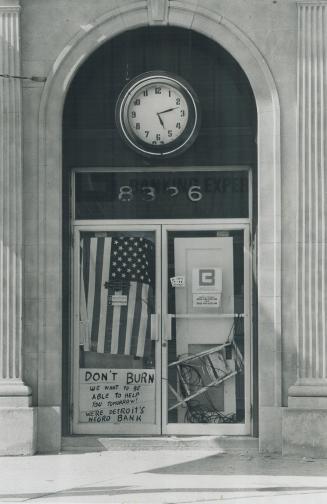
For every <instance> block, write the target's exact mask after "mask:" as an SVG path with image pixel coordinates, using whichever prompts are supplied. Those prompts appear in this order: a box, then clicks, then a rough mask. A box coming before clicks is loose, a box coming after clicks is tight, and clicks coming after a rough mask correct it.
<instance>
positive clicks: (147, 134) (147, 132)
mask: <svg viewBox="0 0 327 504" xmlns="http://www.w3.org/2000/svg"><path fill="white" fill-rule="evenodd" d="M144 133H145V138H148V136H149V133H150V131H148V130H145V131H144Z"/></svg>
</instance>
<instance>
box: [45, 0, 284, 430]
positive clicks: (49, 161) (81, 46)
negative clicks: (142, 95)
mask: <svg viewBox="0 0 327 504" xmlns="http://www.w3.org/2000/svg"><path fill="white" fill-rule="evenodd" d="M133 9H134V7H131V8H130V9H127V10H126V12H125V13H124V14H123V16H124V28H123V26H122V25H121V24H120V23H116V21H117V15H118V14H119V17H121V16H122V13H121V12H119V13H118V12H112V13H110V14H109V15H108V16H105V18H103V19H101V20H100V21H99V24H98V25H97V24H96V23H95V25H94V27H93V28H94V29H93V28H92V27H90V29H89V32H88V33H86V34H85V33H83V35H81V36H79V37H77V38H76V40H75V41H73V42H72V44H70V46H69V47H67V50H65V51H64V52H63V54H62V55H61V56H60V57H59V58H58V61H57V63H56V65H55V66H54V74H53V78H52V79H51V80H50V81H49V82H48V84H47V86H46V89H45V93H44V96H43V102H42V107H41V114H40V140H41V142H40V162H41V165H42V166H44V170H43V171H42V176H41V179H40V191H41V192H40V211H41V212H43V214H44V215H45V216H48V221H49V218H50V216H51V219H52V221H53V222H54V231H55V232H54V233H52V235H51V240H47V239H46V238H47V236H49V233H48V229H47V227H46V226H45V227H44V228H43V229H41V233H40V261H39V269H40V275H41V276H43V278H44V282H43V284H42V285H41V286H40V288H41V290H40V296H39V297H40V304H41V305H42V306H41V310H40V313H41V314H43V318H42V316H41V318H40V337H44V326H46V324H45V320H46V318H47V315H48V312H50V311H51V310H52V309H53V308H51V306H50V304H49V303H47V301H46V299H47V294H46V293H47V292H48V291H49V285H50V284H51V285H52V290H51V292H52V293H53V294H54V296H58V300H61V284H60V282H59V283H56V282H53V278H54V275H53V274H51V275H50V274H49V272H48V271H47V264H49V261H51V258H53V257H54V255H55V250H57V252H58V254H57V256H56V257H57V258H56V261H55V263H54V267H53V268H52V273H53V269H57V270H58V272H60V271H61V260H60V250H61V232H60V229H61V227H60V215H61V210H60V208H61V205H60V204H59V203H60V190H61V182H60V173H59V172H58V167H59V166H60V165H61V147H60V145H61V143H60V137H61V132H60V130H61V127H60V125H61V110H62V105H63V99H64V96H65V91H66V89H67V86H68V84H69V82H70V80H71V78H72V75H73V74H74V72H75V71H76V69H77V68H78V66H79V65H80V64H81V62H82V61H83V60H84V59H85V58H86V57H87V55H88V54H89V53H90V52H91V51H92V50H94V49H95V48H96V47H97V45H98V44H99V43H100V42H101V43H102V42H103V41H104V40H105V39H106V38H109V34H111V36H113V35H114V34H115V33H117V32H121V31H122V30H123V29H125V28H126V26H127V27H130V28H133V27H134V26H135V22H136V21H135V18H134V15H133ZM179 11H180V9H178V12H177V10H176V11H175V9H174V8H171V10H170V13H171V21H172V24H174V18H175V16H176V24H181V17H180V15H179V14H180V12H179ZM185 12H188V8H187V7H185ZM187 19H188V18H187V17H185V19H184V21H185V23H186V25H187ZM193 19H194V22H193V28H194V30H197V23H199V30H200V31H204V32H205V33H206V34H207V35H208V36H209V37H211V38H213V39H214V40H216V41H217V42H221V43H223V45H224V46H225V47H226V48H227V49H228V50H229V51H230V52H231V53H232V54H234V55H235V56H236V58H237V59H238V61H240V62H241V65H242V66H243V68H244V69H245V71H246V74H247V75H248V77H249V80H250V82H251V85H252V88H253V91H254V94H255V98H256V103H257V108H258V135H259V136H258V158H259V165H260V170H259V178H258V184H259V188H258V193H259V212H258V220H259V241H258V243H259V264H258V269H259V274H258V277H259V283H260V282H261V281H262V282H263V281H264V279H265V270H267V267H268V269H269V270H270V271H271V262H270V261H269V264H268V263H267V264H266V260H265V257H264V255H262V256H261V255H260V253H261V252H260V251H261V246H265V245H266V241H267V245H269V246H270V249H271V253H272V254H273V257H275V259H276V260H274V261H273V272H274V279H275V283H274V286H273V288H272V291H271V293H269V294H268V295H267V296H266V295H265V296H264V298H263V299H262V301H263V305H262V309H261V307H260V288H259V324H260V318H261V319H262V321H263V322H264V321H266V320H269V322H270V325H269V326H268V324H265V326H262V331H261V343H260V345H259V353H260V354H261V353H262V354H264V350H265V346H269V348H271V343H272V342H273V346H274V348H275V349H276V350H277V352H275V353H274V356H275V358H276V361H275V362H270V364H268V365H269V366H270V368H271V372H272V376H273V379H272V380H271V381H270V383H269V384H267V383H266V382H263V387H265V388H266V390H263V389H262V390H261V391H260V393H262V395H265V397H266V401H265V403H264V404H263V409H262V411H263V415H262V418H263V421H265V420H264V419H265V414H264V412H265V409H266V410H268V409H269V414H270V415H271V413H272V411H273V409H274V408H276V407H277V408H278V405H279V404H280V398H279V397H280V377H279V373H278V369H279V364H280V363H279V360H278V348H279V344H280V340H279V329H278V328H279V318H280V310H279V306H280V301H279V294H278V292H279V291H278V279H279V273H280V266H279V262H278V257H279V256H278V250H279V241H280V240H279V231H278V229H279V227H278V218H279V215H280V212H279V206H280V202H279V109H278V99H277V95H276V92H275V87H274V84H273V81H272V79H271V76H270V74H269V70H268V68H267V67H266V65H265V63H264V61H263V60H262V58H261V57H260V54H259V52H258V51H257V50H256V48H255V47H253V46H252V45H251V43H250V42H249V41H248V40H247V39H246V38H245V37H244V36H243V34H241V32H239V31H238V30H237V28H236V27H235V26H233V25H231V24H230V23H228V21H227V20H224V19H223V20H222V19H220V20H219V23H216V22H215V21H214V19H215V17H214V16H213V15H211V13H210V12H206V11H203V12H202V11H201V12H200V11H199V12H198V13H197V14H196V16H195V17H194V18H193ZM201 20H204V21H206V22H207V21H208V20H210V23H208V24H207V26H206V29H205V30H203V26H204V25H203V23H201ZM184 21H183V22H184ZM139 22H140V17H139V16H138V23H139ZM183 22H182V24H183ZM143 24H144V25H146V24H147V16H146V15H144V20H143ZM200 26H202V28H200ZM100 27H101V28H100ZM271 152H273V156H271ZM49 177H51V180H52V187H51V191H50V189H49V188H48V186H47V180H48V179H49ZM270 182H271V194H272V195H273V197H272V198H271V199H270V200H269V201H268V200H265V201H263V200H262V199H261V198H260V191H261V187H264V186H265V184H267V183H270ZM44 190H45V191H46V192H49V191H50V192H49V197H48V198H45V199H44ZM58 205H59V206H58ZM261 225H262V226H263V227H262V229H263V230H264V229H267V227H268V228H270V229H271V236H270V237H269V239H268V240H266V238H264V234H263V233H262V235H261V236H262V241H260V226H261ZM56 230H57V231H56ZM52 231H53V230H52ZM51 241H52V243H51ZM53 245H55V247H53ZM43 308H45V309H43ZM56 315H57V312H56ZM53 318H55V317H53ZM55 326H56V327H57V326H58V327H57V329H56V327H55ZM60 326H61V324H60V322H54V323H53V324H52V326H51V328H50V327H48V328H47V331H46V334H45V338H46V339H49V340H51V345H49V346H51V347H52V348H53V346H54V341H57V343H56V344H55V346H56V348H57V351H58V355H61V343H60V341H59V340H56V339H55V338H58V334H59V333H61V330H60ZM51 330H52V332H53V331H54V332H55V334H56V335H57V336H55V337H54V335H53V334H52V333H51ZM260 346H261V350H260ZM40 357H41V359H43V361H44V364H45V365H46V359H47V355H46V353H43V354H42V355H41V356H40ZM270 360H271V359H270ZM58 371H59V370H58ZM259 372H260V370H259ZM58 375H59V373H58ZM259 381H260V380H259ZM59 390H60V380H59V379H58V401H59V405H60V404H61V401H60V399H59V396H60V392H59ZM276 428H278V427H276Z"/></svg>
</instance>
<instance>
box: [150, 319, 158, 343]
mask: <svg viewBox="0 0 327 504" xmlns="http://www.w3.org/2000/svg"><path fill="white" fill-rule="evenodd" d="M158 339H159V315H158V314H157V313H152V314H151V340H152V341H158Z"/></svg>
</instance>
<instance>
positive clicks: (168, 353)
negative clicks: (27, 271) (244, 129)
mask: <svg viewBox="0 0 327 504" xmlns="http://www.w3.org/2000/svg"><path fill="white" fill-rule="evenodd" d="M250 176H251V173H250V170H249V169H248V168H247V167H229V168H224V167H219V168H218V167H216V168H210V169H208V168H205V167H203V169H201V170H198V169H197V170H196V171H195V170H190V169H188V170H178V171H177V170H176V171H172V170H171V169H163V168H161V169H158V170H152V171H151V172H149V173H147V174H146V175H144V173H142V172H141V171H137V170H135V169H134V170H131V169H129V170H119V171H114V170H112V171H110V170H101V171H92V172H90V171H88V170H76V171H75V172H74V174H73V181H72V189H73V190H72V193H73V195H74V204H73V220H72V234H73V254H72V334H73V338H72V345H71V370H72V378H71V403H72V418H71V430H72V432H73V433H75V434H133V435H135V434H143V435H146V434H148V435H151V434H152V435H153V434H243V435H244V434H250V433H251V395H252V393H251V374H252V373H251V368H252V363H251V276H250V271H251V254H250V232H251V210H250V205H249V201H250V198H249V193H250V188H251V178H250ZM209 212H210V215H211V216H213V217H212V218H209V219H208V218H206V217H207V215H208V213H209ZM230 214H232V215H230ZM109 216H111V217H114V218H111V219H110V218H108V217H109Z"/></svg>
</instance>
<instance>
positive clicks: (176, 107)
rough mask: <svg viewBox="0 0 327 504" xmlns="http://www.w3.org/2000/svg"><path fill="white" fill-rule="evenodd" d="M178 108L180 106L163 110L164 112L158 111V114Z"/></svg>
mask: <svg viewBox="0 0 327 504" xmlns="http://www.w3.org/2000/svg"><path fill="white" fill-rule="evenodd" d="M177 108H180V107H172V108H169V109H166V110H163V111H162V112H158V115H160V114H165V113H166V112H171V111H172V110H175V109H177Z"/></svg>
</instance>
